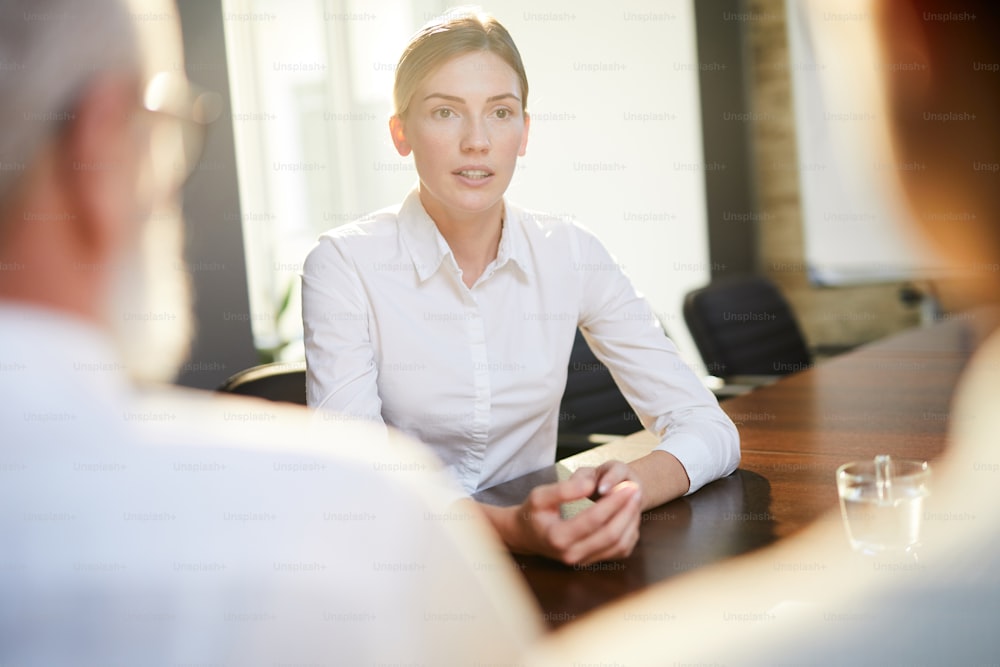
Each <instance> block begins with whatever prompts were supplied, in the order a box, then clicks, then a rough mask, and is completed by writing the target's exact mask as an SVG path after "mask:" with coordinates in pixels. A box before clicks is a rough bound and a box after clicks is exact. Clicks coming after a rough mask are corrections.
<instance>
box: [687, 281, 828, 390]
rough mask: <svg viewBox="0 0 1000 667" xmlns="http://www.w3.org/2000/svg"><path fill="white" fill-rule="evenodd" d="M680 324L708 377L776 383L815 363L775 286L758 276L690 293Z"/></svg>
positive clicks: (717, 282) (714, 283) (720, 283)
mask: <svg viewBox="0 0 1000 667" xmlns="http://www.w3.org/2000/svg"><path fill="white" fill-rule="evenodd" d="M684 321H685V322H686V323H687V326H688V329H690V331H691V336H692V337H693V338H694V342H695V345H697V347H698V352H699V353H700V354H701V358H702V360H703V361H704V362H705V365H706V366H707V367H708V371H709V373H711V374H712V375H715V376H718V377H721V378H723V379H726V380H735V381H737V382H740V380H739V379H737V378H736V377H735V376H743V377H744V378H746V377H747V376H756V378H757V379H756V380H755V381H754V382H753V383H754V384H761V383H764V378H766V377H767V376H771V377H777V376H781V375H787V374H789V373H794V372H796V371H800V370H804V369H806V368H808V367H810V366H811V365H812V363H813V356H812V354H811V353H810V351H809V348H808V347H807V346H806V342H805V337H804V336H803V335H802V330H801V329H800V328H799V324H798V322H797V321H796V319H795V314H794V313H793V312H792V309H791V307H790V306H789V304H788V302H787V301H786V300H785V297H784V296H782V294H781V292H780V291H779V290H778V288H777V286H776V285H775V284H774V283H773V282H771V281H770V280H768V279H767V278H764V277H762V276H741V277H734V278H725V279H722V280H718V281H716V282H713V283H711V284H710V285H708V286H706V287H702V288H701V289H697V290H694V291H693V292H690V293H688V295H687V296H686V297H685V298H684Z"/></svg>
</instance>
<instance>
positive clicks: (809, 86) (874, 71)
mask: <svg viewBox="0 0 1000 667" xmlns="http://www.w3.org/2000/svg"><path fill="white" fill-rule="evenodd" d="M786 6H787V17H788V37H789V57H790V63H789V67H790V71H791V78H792V87H793V100H794V114H795V129H796V139H797V144H798V164H797V166H796V167H797V171H798V174H799V191H800V197H801V205H802V216H803V232H804V240H805V262H806V266H807V270H808V272H809V277H810V280H811V281H812V282H813V283H815V284H818V285H826V286H840V285H852V284H859V283H877V282H892V281H900V280H912V279H921V278H933V277H939V276H941V275H945V274H947V273H948V271H947V269H946V267H945V266H943V265H942V263H941V260H940V259H939V258H938V257H936V256H935V254H934V252H933V250H932V249H931V248H929V247H928V246H927V245H926V244H925V243H924V242H923V240H922V239H921V238H919V237H916V236H915V235H914V232H912V231H911V227H912V225H911V223H910V222H908V220H907V216H909V215H910V213H909V211H908V210H907V209H906V207H905V206H904V205H903V203H902V201H903V200H902V196H901V193H900V190H899V186H898V185H897V183H896V180H895V179H896V176H897V174H898V172H899V171H902V170H908V169H926V167H927V166H926V165H922V164H919V163H910V164H907V163H900V162H897V161H896V160H895V158H894V157H893V156H892V154H891V151H890V149H889V137H888V136H887V134H888V133H887V128H888V123H886V122H885V118H886V117H885V111H884V100H883V99H882V98H881V95H880V92H879V91H880V89H881V85H880V84H881V76H882V74H883V71H882V70H883V69H884V68H885V67H887V65H884V64H882V59H881V57H880V56H879V54H878V52H877V49H876V42H875V39H874V32H873V30H874V26H873V24H872V20H873V19H872V17H871V16H870V15H869V14H867V13H866V12H863V11H851V10H850V9H849V8H851V7H852V6H853V7H859V5H852V4H850V3H848V4H844V3H839V2H824V1H823V0H818V1H816V0H814V1H812V2H808V1H807V2H799V1H798V0H786ZM894 66H896V67H903V66H906V64H896V65H894Z"/></svg>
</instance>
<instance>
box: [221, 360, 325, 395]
mask: <svg viewBox="0 0 1000 667" xmlns="http://www.w3.org/2000/svg"><path fill="white" fill-rule="evenodd" d="M218 391H221V392H227V393H230V394H240V395H243V396H256V397H258V398H266V399H267V400H269V401H279V402H284V403H295V404H297V405H305V404H306V362H304V361H280V362H275V363H272V364H262V365H260V366H254V367H252V368H248V369H246V370H243V371H240V372H239V373H236V374H235V375H233V376H232V377H230V378H229V379H228V380H226V381H225V382H223V383H222V385H221V386H220V387H219V388H218Z"/></svg>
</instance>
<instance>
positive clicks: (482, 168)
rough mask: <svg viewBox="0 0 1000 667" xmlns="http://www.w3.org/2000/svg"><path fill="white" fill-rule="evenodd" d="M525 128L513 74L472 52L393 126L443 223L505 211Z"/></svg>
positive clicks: (427, 202)
mask: <svg viewBox="0 0 1000 667" xmlns="http://www.w3.org/2000/svg"><path fill="white" fill-rule="evenodd" d="M528 120H529V119H528V117H527V115H526V114H525V113H523V112H522V110H521V86H520V82H519V81H518V78H517V75H516V74H515V73H514V70H513V69H512V68H511V67H510V65H508V64H507V63H506V62H504V60H503V59H502V58H500V57H499V56H497V55H496V54H493V53H490V52H488V51H474V52H471V53H466V54H463V55H460V56H456V57H455V58H452V59H451V60H449V61H447V62H445V64H444V65H442V66H441V67H439V68H438V69H437V70H436V71H434V72H433V73H432V74H431V75H430V76H428V77H427V78H426V79H425V80H424V81H423V83H421V84H420V86H418V87H417V89H416V92H415V93H414V95H413V99H412V100H411V102H410V106H409V109H408V110H407V113H406V118H405V120H401V119H399V118H398V117H393V118H392V120H391V121H390V124H389V126H390V130H391V132H392V138H393V142H394V143H395V145H396V150H398V151H399V154H400V155H404V156H405V155H408V154H409V153H410V151H412V152H413V160H414V163H415V164H416V168H417V174H418V175H419V176H420V199H421V202H422V203H423V205H424V208H425V209H427V212H428V213H429V214H430V216H431V217H432V218H434V219H435V220H437V221H443V220H445V219H456V218H458V219H462V218H468V217H469V216H470V215H475V214H482V213H488V212H492V211H494V210H499V209H500V208H501V207H502V206H503V201H502V197H503V194H504V192H505V191H506V190H507V186H508V184H509V183H510V179H511V177H512V176H513V175H514V168H515V166H516V164H517V158H518V156H521V155H524V151H525V147H526V146H527V143H528Z"/></svg>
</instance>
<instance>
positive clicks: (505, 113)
mask: <svg viewBox="0 0 1000 667" xmlns="http://www.w3.org/2000/svg"><path fill="white" fill-rule="evenodd" d="M494 113H495V114H496V116H497V118H500V119H501V120H502V119H504V118H510V109H497V110H496V111H495V112H494Z"/></svg>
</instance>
